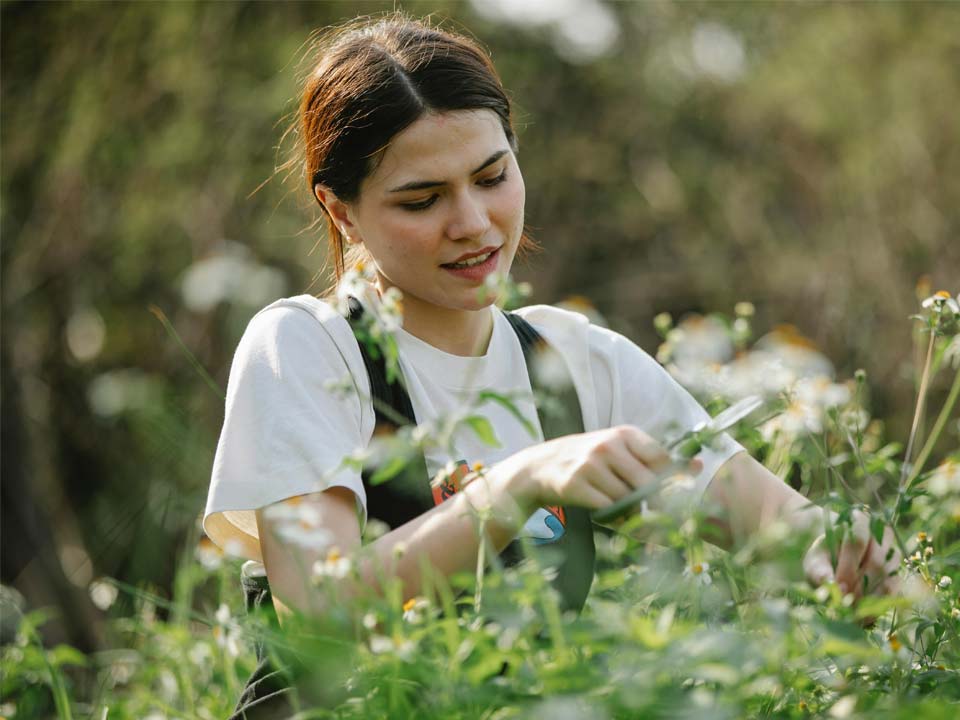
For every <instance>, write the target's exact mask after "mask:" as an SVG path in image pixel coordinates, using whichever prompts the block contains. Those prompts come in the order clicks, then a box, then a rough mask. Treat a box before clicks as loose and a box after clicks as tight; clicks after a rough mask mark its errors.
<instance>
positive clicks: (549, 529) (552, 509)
mask: <svg viewBox="0 0 960 720" xmlns="http://www.w3.org/2000/svg"><path fill="white" fill-rule="evenodd" d="M469 472H470V466H469V465H468V464H467V461H466V460H458V461H457V463H456V466H455V467H454V470H453V472H451V473H445V474H443V475H441V476H440V477H439V478H438V479H437V481H435V482H433V483H431V489H432V490H433V504H434V505H439V504H440V503H442V502H443V501H444V500H446V499H447V498H449V497H452V496H453V495H455V494H456V493H457V492H458V491H459V490H460V484H461V483H462V482H463V480H464V478H466V477H467V474H468V473H469ZM566 527H567V513H566V512H564V509H563V508H562V507H560V506H559V505H548V506H547V507H542V508H540V509H538V510H537V511H536V512H534V513H533V515H531V516H530V518H529V519H528V520H527V522H526V524H525V525H524V526H523V530H521V531H520V535H521V537H529V538H530V539H531V540H533V543H534V545H546V544H547V543H554V542H557V540H559V539H560V538H562V537H563V534H564V533H565V532H566Z"/></svg>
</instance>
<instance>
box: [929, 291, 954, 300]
mask: <svg viewBox="0 0 960 720" xmlns="http://www.w3.org/2000/svg"><path fill="white" fill-rule="evenodd" d="M933 296H934V297H937V298H942V299H943V300H949V299H950V293H948V292H947V291H946V290H937V291H936V292H935V293H934V294H933Z"/></svg>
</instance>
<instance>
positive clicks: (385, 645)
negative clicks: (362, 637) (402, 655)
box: [370, 635, 394, 655]
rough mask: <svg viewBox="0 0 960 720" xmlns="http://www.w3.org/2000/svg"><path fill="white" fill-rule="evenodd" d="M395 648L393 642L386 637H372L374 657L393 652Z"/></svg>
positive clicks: (371, 647) (371, 648)
mask: <svg viewBox="0 0 960 720" xmlns="http://www.w3.org/2000/svg"><path fill="white" fill-rule="evenodd" d="M393 648H394V644H393V640H391V639H390V638H388V637H387V636H386V635H371V636H370V650H371V652H373V654H374V655H383V654H384V653H388V652H392V651H393Z"/></svg>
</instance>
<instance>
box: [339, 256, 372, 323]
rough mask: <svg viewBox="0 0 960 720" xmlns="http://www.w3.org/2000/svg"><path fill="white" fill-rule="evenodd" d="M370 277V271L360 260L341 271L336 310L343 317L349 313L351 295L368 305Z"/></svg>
mask: <svg viewBox="0 0 960 720" xmlns="http://www.w3.org/2000/svg"><path fill="white" fill-rule="evenodd" d="M370 279H372V272H371V271H370V270H369V269H368V268H367V266H366V265H365V264H364V263H362V262H361V263H357V264H356V265H355V266H354V267H352V268H350V269H349V270H347V271H346V272H345V273H343V276H342V277H341V278H340V282H339V283H337V301H336V307H337V312H339V313H340V314H341V315H343V316H344V317H346V316H348V315H349V314H350V302H349V301H350V298H351V297H353V298H356V299H357V300H359V301H360V302H361V303H362V304H363V305H364V307H366V306H368V305H369V300H370V291H371V285H370V282H369V281H370Z"/></svg>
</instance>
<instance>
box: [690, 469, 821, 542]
mask: <svg viewBox="0 0 960 720" xmlns="http://www.w3.org/2000/svg"><path fill="white" fill-rule="evenodd" d="M704 504H705V507H706V509H707V513H708V519H709V521H710V524H711V525H712V526H713V527H715V528H716V529H717V530H718V537H717V539H716V542H717V544H718V545H720V546H721V547H725V548H728V549H729V548H735V547H738V546H740V545H741V544H743V542H744V541H746V540H747V538H749V537H751V536H752V535H754V534H756V533H757V532H758V531H760V530H761V529H763V528H764V527H766V526H768V525H769V524H770V523H772V522H775V521H777V520H782V521H785V522H787V523H788V524H789V525H790V526H791V527H792V528H795V529H797V530H809V529H811V528H814V527H815V526H817V525H818V524H822V523H823V519H824V515H823V514H824V512H825V511H824V510H823V508H820V507H818V506H816V505H811V503H810V501H809V500H808V499H807V498H805V497H804V496H803V495H801V494H800V493H798V492H797V491H796V490H794V489H793V488H792V487H790V486H789V485H788V484H787V483H785V482H784V481H783V480H781V479H780V478H779V477H777V476H776V475H774V474H773V473H772V472H770V471H769V470H768V469H767V468H765V467H764V466H763V465H762V464H760V463H759V462H757V461H756V460H754V459H753V458H752V457H750V455H749V454H748V453H745V452H742V453H738V454H737V455H734V456H733V457H732V458H730V459H729V460H728V461H727V462H726V463H725V464H724V465H723V466H722V467H721V468H720V470H719V471H718V472H717V474H716V475H715V476H714V478H713V480H712V481H711V482H710V484H709V485H708V486H707V490H706V493H705V496H704ZM711 539H712V538H711Z"/></svg>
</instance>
